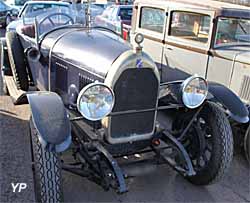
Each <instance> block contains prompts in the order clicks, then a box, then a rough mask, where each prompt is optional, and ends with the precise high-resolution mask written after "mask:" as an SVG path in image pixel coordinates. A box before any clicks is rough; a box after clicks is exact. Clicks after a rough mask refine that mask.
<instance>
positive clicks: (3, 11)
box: [0, 1, 18, 27]
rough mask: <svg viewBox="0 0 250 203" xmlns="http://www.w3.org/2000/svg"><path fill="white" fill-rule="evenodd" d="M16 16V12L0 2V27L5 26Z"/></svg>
mask: <svg viewBox="0 0 250 203" xmlns="http://www.w3.org/2000/svg"><path fill="white" fill-rule="evenodd" d="M17 15H18V10H17V9H15V8H12V7H10V6H8V5H7V4H6V3H5V2H4V1H0V25H1V26H2V27H5V26H7V25H8V24H9V23H10V22H11V21H12V20H14V19H15V18H16V17H17Z"/></svg>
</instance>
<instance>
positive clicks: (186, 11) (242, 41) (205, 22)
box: [131, 0, 250, 158]
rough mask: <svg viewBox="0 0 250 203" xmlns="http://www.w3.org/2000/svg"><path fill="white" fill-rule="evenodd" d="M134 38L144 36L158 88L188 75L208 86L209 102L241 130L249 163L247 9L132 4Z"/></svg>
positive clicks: (188, 0) (165, 0)
mask: <svg viewBox="0 0 250 203" xmlns="http://www.w3.org/2000/svg"><path fill="white" fill-rule="evenodd" d="M136 33H142V34H143V35H144V37H145V40H144V43H143V48H144V51H145V52H147V53H148V54H149V55H150V56H151V57H152V58H153V59H154V60H155V62H156V63H157V64H158V68H159V69H160V70H161V71H160V72H161V81H162V82H163V83H164V82H170V81H173V80H182V79H184V78H187V77H189V76H190V75H192V74H198V75H199V76H202V77H205V78H206V79H207V80H208V81H210V82H209V89H210V91H211V92H212V94H213V97H214V99H215V100H216V101H218V102H219V103H220V104H221V105H223V106H224V108H225V109H226V112H227V113H228V114H229V115H230V117H231V118H232V120H233V121H236V125H237V126H239V127H240V128H239V129H241V130H244V134H245V143H244V144H245V151H246V155H247V157H248V158H249V147H248V146H249V134H250V133H249V132H250V130H249V129H250V127H248V126H249V114H248V110H249V103H250V8H249V7H244V6H239V5H233V4H228V3H222V2H216V1H211V0H203V1H194V0H175V1H173V0H154V1H152V0H136V1H135V4H134V13H133V20H132V30H131V39H133V35H134V34H136ZM239 98H240V99H239ZM245 123H247V124H245ZM242 124H243V125H242ZM247 128H248V130H247ZM246 130H247V131H246ZM246 132H247V133H246Z"/></svg>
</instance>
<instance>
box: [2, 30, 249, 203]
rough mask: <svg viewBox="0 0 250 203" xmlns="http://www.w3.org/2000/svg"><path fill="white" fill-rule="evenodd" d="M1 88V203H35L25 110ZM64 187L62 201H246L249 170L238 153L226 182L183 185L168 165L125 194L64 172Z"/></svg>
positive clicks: (145, 175)
mask: <svg viewBox="0 0 250 203" xmlns="http://www.w3.org/2000/svg"><path fill="white" fill-rule="evenodd" d="M0 32H1V33H3V32H4V31H0ZM1 89H2V86H1V77H0V202H34V201H35V196H34V182H33V172H32V167H31V166H32V163H31V153H30V141H29V125H28V120H29V117H30V110H29V106H28V105H19V106H14V105H13V104H12V101H11V98H10V97H9V96H3V95H2V92H1ZM11 183H26V184H27V188H26V189H24V190H22V191H21V192H16V193H14V192H13V189H12V186H11ZM63 183H64V185H63V187H64V200H65V201H66V202H250V170H249V166H248V165H247V163H246V161H245V159H244V158H243V156H242V155H241V154H240V153H238V154H236V155H235V156H234V160H233V163H232V166H231V168H230V171H229V173H228V174H227V175H226V176H225V178H224V179H223V180H222V181H221V182H219V183H217V184H214V185H210V186H206V187H198V186H194V185H192V184H190V183H188V182H187V181H186V180H185V179H184V178H183V177H182V176H180V175H179V174H178V173H176V172H175V171H173V170H172V169H171V168H170V167H168V166H167V165H159V166H158V165H157V166H154V167H152V168H151V170H150V171H148V172H146V173H141V171H140V169H139V174H138V176H137V177H135V178H131V179H128V186H129V192H128V193H125V194H123V195H118V194H116V193H115V191H112V190H110V191H108V192H105V191H103V189H102V188H101V187H99V186H97V185H95V184H94V183H92V182H90V181H88V180H86V179H84V178H81V177H79V176H76V175H73V174H70V173H68V172H63Z"/></svg>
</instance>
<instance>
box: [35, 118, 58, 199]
mask: <svg viewBox="0 0 250 203" xmlns="http://www.w3.org/2000/svg"><path fill="white" fill-rule="evenodd" d="M30 131H31V133H30V134H31V142H32V146H31V148H32V155H33V156H32V157H33V159H34V160H33V161H34V179H35V180H34V182H35V190H36V199H37V201H38V202H62V200H63V193H62V168H61V161H60V158H59V155H58V154H57V153H55V152H48V151H45V149H44V148H43V147H42V145H41V143H40V141H39V139H38V132H37V130H36V129H35V127H34V124H33V121H32V119H30Z"/></svg>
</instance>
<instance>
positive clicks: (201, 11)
mask: <svg viewBox="0 0 250 203" xmlns="http://www.w3.org/2000/svg"><path fill="white" fill-rule="evenodd" d="M174 11H180V12H181V11H182V12H188V13H195V14H202V15H209V16H210V27H209V29H210V30H209V35H208V36H209V37H208V42H207V43H205V44H204V43H201V42H198V41H194V40H186V39H182V38H180V37H175V36H170V35H169V33H170V28H171V22H172V12H174ZM168 13H169V17H168V23H167V27H166V35H165V38H164V40H165V42H166V43H168V42H169V43H174V44H177V45H178V44H179V45H183V46H186V47H193V48H198V49H202V50H207V51H208V50H210V49H211V44H212V39H213V30H214V27H215V26H214V19H215V16H216V11H214V10H213V9H211V10H210V9H199V8H197V9H194V8H181V7H179V6H175V5H172V6H170V7H169V11H168Z"/></svg>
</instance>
